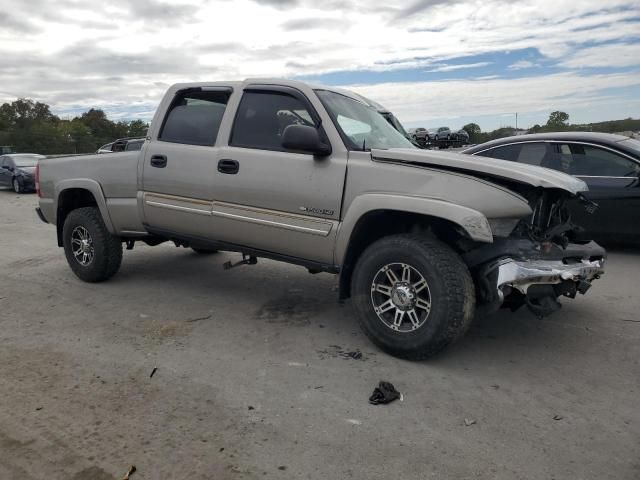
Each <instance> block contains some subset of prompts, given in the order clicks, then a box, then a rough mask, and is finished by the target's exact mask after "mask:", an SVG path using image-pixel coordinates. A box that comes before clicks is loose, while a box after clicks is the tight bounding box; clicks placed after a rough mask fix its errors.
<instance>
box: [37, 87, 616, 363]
mask: <svg viewBox="0 0 640 480" xmlns="http://www.w3.org/2000/svg"><path fill="white" fill-rule="evenodd" d="M36 172H37V178H36V180H37V192H38V195H39V207H38V209H37V213H38V215H39V217H40V218H41V219H42V220H43V221H45V222H48V223H50V224H53V225H55V226H56V231H57V240H58V245H59V246H60V247H64V252H65V255H66V258H67V261H68V263H69V266H70V267H71V270H72V271H73V272H74V273H75V274H76V275H77V276H78V277H79V278H80V279H81V280H84V281H86V282H100V281H103V280H107V279H109V278H110V277H111V276H113V275H114V274H115V273H116V272H117V271H118V268H119V267H120V264H121V261H122V253H123V245H126V247H127V248H129V249H130V248H133V246H134V244H135V242H139V241H142V242H145V243H147V244H148V245H157V244H159V243H162V242H166V241H171V242H174V243H175V245H176V246H181V247H188V248H192V249H193V250H194V251H195V252H198V253H202V254H209V253H214V252H216V251H219V250H224V251H232V252H239V253H241V254H242V260H240V261H239V262H237V263H236V264H231V263H230V262H227V263H226V264H225V267H226V268H230V267H232V266H235V265H239V264H254V263H256V262H257V258H258V257H263V258H271V259H276V260H281V261H285V262H289V263H293V264H297V265H301V266H304V267H306V268H307V269H308V270H309V272H311V273H319V272H329V273H332V274H339V275H340V277H339V296H340V298H344V299H346V298H349V297H350V298H351V300H352V303H353V306H354V310H355V313H356V316H357V318H358V322H359V324H360V326H361V328H362V329H363V330H364V332H365V333H366V335H367V336H368V337H369V338H370V339H371V340H372V341H373V342H374V343H375V344H376V345H378V346H379V347H380V348H382V349H383V350H385V351H386V352H389V353H391V354H393V355H396V356H400V357H403V358H410V359H420V358H426V357H428V356H430V355H433V354H435V353H437V352H439V351H441V350H443V349H444V348H445V347H447V346H448V345H450V344H452V343H453V342H454V341H455V340H456V339H458V338H460V337H461V336H462V335H463V334H464V333H465V331H466V330H467V328H468V327H469V324H470V322H471V320H472V318H473V317H474V314H475V312H476V307H478V308H479V309H481V310H482V311H491V310H493V309H497V308H498V307H506V308H510V309H512V310H515V309H517V308H519V307H521V306H523V305H527V306H528V307H529V309H531V310H532V311H533V312H534V313H535V314H536V315H539V316H542V315H546V314H549V313H551V312H553V311H555V310H557V309H558V308H559V307H560V304H559V302H558V300H557V299H558V298H559V297H569V298H574V297H575V296H576V294H577V293H581V294H584V293H585V292H586V291H587V290H588V289H589V287H590V285H591V282H592V280H594V279H596V278H598V277H599V276H600V275H601V274H602V273H603V268H604V262H605V251H604V250H603V249H602V248H601V247H600V246H599V245H597V244H595V243H593V242H582V243H576V242H575V241H574V234H575V231H576V228H577V227H575V226H574V225H573V224H572V223H571V220H570V218H569V217H568V214H567V210H566V208H565V206H564V203H565V201H566V200H568V199H572V198H576V197H579V198H580V197H581V193H580V192H582V191H583V190H586V185H585V184H584V183H583V182H582V181H581V180H578V179H576V178H574V177H571V176H569V175H566V174H563V173H560V172H556V171H553V170H549V169H546V168H540V167H535V166H530V165H524V164H519V163H514V162H507V161H504V160H498V159H492V158H483V159H482V160H478V159H477V158H473V157H470V156H468V155H461V154H455V153H445V152H433V151H425V150H420V149H418V148H415V147H414V145H413V144H412V143H411V142H410V141H409V140H408V139H407V138H405V137H404V136H403V135H402V134H401V133H399V132H398V131H397V130H395V129H394V128H393V127H392V126H391V125H390V124H389V123H388V122H387V121H386V120H385V119H384V118H383V117H382V116H381V115H380V114H379V113H378V112H377V111H376V109H375V108H373V107H371V106H370V105H367V104H366V103H365V102H363V101H362V100H361V99H360V98H359V96H358V95H356V94H350V93H349V92H347V91H344V90H342V89H331V88H329V87H319V86H311V85H308V84H305V83H302V82H298V81H288V80H272V79H269V80H246V81H244V82H210V83H188V84H177V85H174V86H172V87H171V88H170V89H169V90H168V91H167V93H166V95H165V96H164V98H163V100H162V101H161V103H160V105H159V107H158V109H157V111H156V113H155V116H154V118H153V121H152V123H151V127H150V129H149V132H148V136H147V138H146V140H145V143H144V145H143V146H142V149H141V151H139V152H118V153H113V154H111V155H109V158H108V159H106V160H105V157H104V156H103V155H89V156H82V157H64V158H55V159H47V160H46V161H42V162H39V166H38V168H37V170H36ZM585 203H586V200H585ZM585 207H586V208H592V207H593V206H592V205H585Z"/></svg>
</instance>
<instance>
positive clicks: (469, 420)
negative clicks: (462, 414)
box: [464, 418, 476, 427]
mask: <svg viewBox="0 0 640 480" xmlns="http://www.w3.org/2000/svg"><path fill="white" fill-rule="evenodd" d="M464 424H465V426H467V427H470V426H471V425H475V424H476V421H475V420H473V419H472V418H465V419H464Z"/></svg>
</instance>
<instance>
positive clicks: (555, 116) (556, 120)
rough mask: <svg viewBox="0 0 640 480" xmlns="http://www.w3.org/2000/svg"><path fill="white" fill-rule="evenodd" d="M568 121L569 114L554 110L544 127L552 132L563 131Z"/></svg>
mask: <svg viewBox="0 0 640 480" xmlns="http://www.w3.org/2000/svg"><path fill="white" fill-rule="evenodd" d="M568 120H569V114H568V113H565V112H560V111H558V110H556V111H555V112H551V114H550V115H549V120H547V125H546V127H547V128H548V129H553V130H563V129H565V128H567V126H568V125H567V121H568Z"/></svg>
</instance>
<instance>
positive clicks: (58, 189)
mask: <svg viewBox="0 0 640 480" xmlns="http://www.w3.org/2000/svg"><path fill="white" fill-rule="evenodd" d="M72 188H77V189H83V190H88V191H89V192H91V194H92V195H93V198H95V200H96V204H97V205H98V209H99V210H100V214H101V215H102V220H103V221H104V224H105V226H106V227H107V230H109V233H112V234H116V231H115V228H114V227H113V222H112V221H111V216H110V215H109V209H108V208H107V201H106V199H105V198H104V192H103V191H102V187H101V186H100V184H99V183H98V182H96V181H95V180H91V179H89V178H74V179H68V180H62V181H60V182H58V183H57V184H56V186H55V188H54V196H53V198H54V202H53V214H54V215H55V216H56V218H55V221H56V223H57V220H58V219H57V215H58V199H59V198H60V195H61V194H62V192H64V191H65V190H69V189H72Z"/></svg>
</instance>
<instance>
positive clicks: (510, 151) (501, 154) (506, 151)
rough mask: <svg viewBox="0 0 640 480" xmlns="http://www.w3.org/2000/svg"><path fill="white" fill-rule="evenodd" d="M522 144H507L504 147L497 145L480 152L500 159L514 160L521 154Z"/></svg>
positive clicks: (485, 155)
mask: <svg viewBox="0 0 640 480" xmlns="http://www.w3.org/2000/svg"><path fill="white" fill-rule="evenodd" d="M521 148H522V145H521V144H515V145H505V146H504V147H496V148H492V149H491V150H488V151H486V152H482V153H479V154H478V155H482V156H483V157H492V158H499V159H500V160H511V161H514V160H516V159H517V158H518V155H520V149H521Z"/></svg>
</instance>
